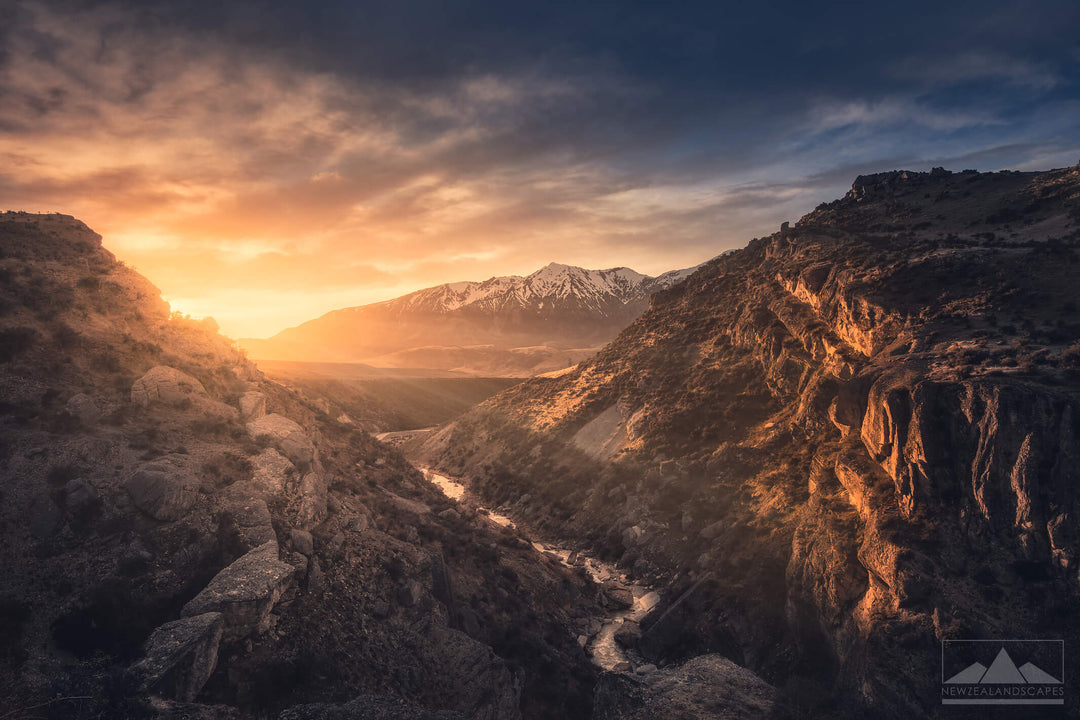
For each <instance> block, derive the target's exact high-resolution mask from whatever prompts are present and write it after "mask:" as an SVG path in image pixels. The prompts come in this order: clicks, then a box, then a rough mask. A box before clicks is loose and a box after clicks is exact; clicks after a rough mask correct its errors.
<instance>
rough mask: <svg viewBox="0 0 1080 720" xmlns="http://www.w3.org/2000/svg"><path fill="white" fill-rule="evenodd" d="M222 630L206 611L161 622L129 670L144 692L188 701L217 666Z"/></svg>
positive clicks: (220, 623)
mask: <svg viewBox="0 0 1080 720" xmlns="http://www.w3.org/2000/svg"><path fill="white" fill-rule="evenodd" d="M223 627H224V624H223V621H222V616H221V613H217V612H209V613H203V614H202V615H193V616H191V617H185V618H181V619H179V620H174V621H172V622H169V623H165V624H164V625H162V626H161V627H159V628H158V629H157V630H154V632H153V633H152V634H151V635H150V639H149V640H147V641H146V655H145V657H144V658H143V659H142V660H140V661H139V662H138V663H136V664H135V665H134V666H133V667H132V672H133V673H135V674H136V677H138V679H139V683H140V686H141V688H142V690H143V691H144V692H149V693H153V694H155V695H162V696H164V697H167V698H172V699H175V700H179V701H180V702H191V701H192V700H194V699H195V697H196V696H197V695H198V694H199V691H200V690H202V688H203V685H205V684H206V681H207V680H208V679H209V678H210V675H211V674H212V673H213V672H214V667H215V666H216V665H217V658H218V645H219V643H220V642H221V634H222V629H223Z"/></svg>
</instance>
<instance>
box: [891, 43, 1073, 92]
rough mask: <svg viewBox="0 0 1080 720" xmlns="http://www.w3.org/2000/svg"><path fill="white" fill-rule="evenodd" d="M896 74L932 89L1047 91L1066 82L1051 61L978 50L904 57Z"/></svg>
mask: <svg viewBox="0 0 1080 720" xmlns="http://www.w3.org/2000/svg"><path fill="white" fill-rule="evenodd" d="M893 72H894V74H895V75H896V77H898V78H900V79H902V80H917V81H919V82H920V83H923V84H926V85H931V86H952V85H959V84H962V83H970V82H977V81H984V80H991V81H999V82H1004V83H1009V84H1012V85H1017V86H1022V87H1026V88H1031V89H1033V90H1039V91H1045V90H1051V89H1053V88H1055V87H1057V86H1059V85H1062V84H1063V83H1065V82H1066V80H1065V77H1064V76H1063V75H1062V74H1061V73H1060V72H1059V71H1058V70H1057V69H1055V67H1054V66H1053V65H1052V64H1051V63H1049V62H1037V61H1034V60H1030V59H1026V58H1022V57H1011V56H1009V55H1006V54H1002V53H997V52H987V51H976V50H967V51H964V50H961V51H958V52H955V53H952V54H950V55H945V56H938V57H909V58H904V59H903V60H901V61H899V62H897V63H896V64H895V65H894V66H893Z"/></svg>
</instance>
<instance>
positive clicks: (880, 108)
mask: <svg viewBox="0 0 1080 720" xmlns="http://www.w3.org/2000/svg"><path fill="white" fill-rule="evenodd" d="M1078 131H1080V3H1077V2H1075V1H1074V0H1040V1H1039V2H1033V3H1032V2H998V1H995V0H980V1H979V2H965V1H963V0H954V1H952V2H941V1H940V0H936V1H935V2H897V3H876V2H866V1H865V0H862V1H860V2H824V1H823V2H814V3H809V2H805V0H800V1H799V2H769V1H768V0H758V1H757V2H753V3H751V2H725V1H723V0H712V1H711V2H702V3H693V2H664V3H660V2H619V3H614V2H605V3H593V2H584V1H578V2H561V1H560V0H547V1H545V2H528V3H527V2H507V0H498V1H497V2H493V1H481V0H454V1H453V2H448V1H446V0H441V1H433V0H378V1H367V0H337V1H331V2H327V1H320V0H307V1H306V2H303V3H300V2H295V1H289V2H285V1H281V0H228V2H222V1H221V0H215V2H201V1H200V0H182V1H180V0H174V1H170V0H138V1H135V0H132V1H128V2H124V1H113V2H89V1H85V0H53V1H52V2H47V3H46V2H31V1H25V0H0V208H2V209H12V210H27V211H39V212H63V213H67V214H71V215H75V216H76V217H78V218H80V219H81V220H83V221H84V222H86V223H87V224H88V225H89V226H90V227H91V228H93V229H94V230H96V231H97V232H99V233H101V234H102V236H103V237H104V244H105V246H106V247H107V248H109V249H110V250H112V251H113V252H114V253H116V255H117V256H118V257H119V258H120V259H121V260H123V261H125V262H126V263H127V264H129V265H131V266H133V267H135V268H136V269H137V270H139V271H140V272H142V273H143V274H144V275H146V276H147V277H148V278H150V280H151V281H152V282H154V283H155V284H156V285H157V286H158V287H159V288H161V290H162V291H163V294H164V296H165V297H166V299H168V300H169V301H170V302H172V304H173V307H174V309H177V310H180V311H182V312H186V313H189V314H192V315H195V316H206V315H210V316H213V317H214V318H215V319H216V320H217V321H218V323H219V324H220V326H221V328H222V331H223V332H225V333H226V334H228V335H231V336H233V337H243V336H249V337H262V336H267V335H270V334H273V333H274V332H277V331H278V330H281V329H283V328H285V327H288V326H292V325H296V324H298V323H299V322H302V321H304V320H307V319H310V318H313V317H316V316H318V315H321V314H322V313H324V312H327V311H329V310H332V309H336V308H340V307H348V306H353V305H360V304H365V303H369V302H375V301H379V300H384V299H388V298H392V297H396V296H399V295H402V294H404V293H406V292H410V291H412V290H416V289H419V288H423V287H429V286H431V285H436V284H439V283H443V282H453V281H459V280H483V279H486V278H488V277H492V276H495V275H507V274H517V275H522V274H528V273H530V272H532V271H534V270H536V269H538V268H539V267H541V266H543V265H546V264H547V263H549V262H553V261H555V262H561V263H567V264H574V265H581V266H585V267H590V268H607V267H615V266H628V267H631V268H634V269H635V270H638V271H640V272H645V273H650V274H659V273H661V272H664V271H667V270H671V269H675V268H682V267H689V266H692V265H696V264H697V263H700V262H702V261H704V260H706V259H708V258H711V257H713V256H715V255H717V254H719V253H720V252H722V251H724V250H726V249H729V248H733V247H741V246H743V245H745V244H746V242H747V241H748V240H749V239H751V238H752V237H755V236H760V235H764V234H767V233H770V232H772V231H774V230H775V229H776V228H777V227H778V226H779V224H780V223H781V222H783V221H785V220H796V219H798V217H799V216H801V215H802V214H804V213H806V212H809V211H810V210H812V209H813V208H814V207H815V206H816V205H817V204H819V203H821V202H824V201H828V200H832V199H834V198H836V197H839V196H841V195H843V194H844V192H846V190H847V189H848V188H849V187H850V185H851V182H852V180H853V179H854V178H855V176H856V175H858V174H860V173H868V172H880V171H885V170H890V169H896V168H905V169H914V170H928V169H930V168H931V167H934V166H938V165H941V166H944V167H946V168H949V169H953V170H961V169H967V168H975V169H979V170H998V169H1004V168H1011V169H1021V170H1025V169H1048V168H1051V167H1062V166H1067V165H1073V164H1076V163H1077V161H1078V160H1080V132H1078Z"/></svg>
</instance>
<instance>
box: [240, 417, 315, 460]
mask: <svg viewBox="0 0 1080 720" xmlns="http://www.w3.org/2000/svg"><path fill="white" fill-rule="evenodd" d="M247 431H248V434H249V435H250V436H251V437H253V438H255V439H256V440H259V439H260V438H265V439H266V440H267V441H268V442H271V443H273V444H275V445H276V446H277V447H278V449H280V450H281V452H282V453H283V454H284V455H285V457H287V458H289V460H291V461H292V462H293V463H295V464H297V465H299V466H301V467H304V466H306V465H307V464H308V463H310V462H311V460H312V458H313V457H314V454H315V446H314V445H313V444H312V442H311V438H310V437H308V434H307V433H306V432H305V431H304V428H302V427H300V425H298V424H297V423H296V422H295V421H294V420H290V419H289V418H287V417H285V416H284V415H279V414H277V413H270V414H269V415H263V416H261V417H258V418H256V419H255V420H252V421H251V422H249V423H248V424H247Z"/></svg>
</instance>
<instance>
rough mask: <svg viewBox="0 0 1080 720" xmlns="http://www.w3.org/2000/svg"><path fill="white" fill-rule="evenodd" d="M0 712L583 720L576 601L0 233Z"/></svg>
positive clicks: (211, 351) (227, 368) (77, 240)
mask: <svg viewBox="0 0 1080 720" xmlns="http://www.w3.org/2000/svg"><path fill="white" fill-rule="evenodd" d="M0 478H2V482H0V563H2V567H3V572H4V581H3V583H2V584H0V618H2V625H3V628H4V630H3V633H2V634H0V707H2V708H3V710H2V711H0V714H2V715H3V716H4V717H54V718H76V717H77V718H113V717H116V718H120V717H124V718H127V717H177V718H179V717H184V718H241V717H252V718H272V717H277V716H278V715H279V713H284V715H283V717H290V718H300V717H305V718H306V717H409V718H414V717H432V718H465V717H469V718H472V717H478V718H491V719H492V720H496V719H499V720H501V719H502V718H516V717H525V718H547V717H582V718H583V717H588V716H589V714H590V712H591V703H592V699H591V693H592V685H593V682H594V679H595V676H594V672H593V670H592V668H591V666H590V665H589V663H588V661H587V659H586V658H585V656H584V654H583V652H582V650H581V648H580V646H579V644H578V641H577V632H579V630H575V628H578V627H579V626H581V625H582V624H583V623H584V624H586V625H587V623H588V616H589V614H590V613H593V612H596V608H595V600H594V599H593V598H594V597H595V586H594V585H592V584H591V583H589V582H588V581H587V580H586V579H585V578H583V577H582V576H581V574H579V573H574V572H571V571H569V570H567V569H565V568H563V567H562V566H560V565H559V564H558V563H556V562H554V561H552V562H548V561H546V560H545V559H544V558H539V559H538V556H537V554H536V553H535V552H534V551H533V550H532V549H531V548H530V547H528V546H527V544H525V543H523V542H522V541H521V540H520V539H519V538H517V537H516V536H515V535H514V534H512V533H510V532H508V531H501V530H498V529H496V528H494V527H493V526H492V525H491V524H490V523H488V522H487V521H486V520H485V519H484V518H481V517H475V516H471V515H470V514H469V513H468V512H466V511H462V510H461V509H460V508H457V506H456V505H454V504H453V503H452V502H451V501H449V500H448V499H447V498H445V497H444V496H443V495H442V494H441V493H440V492H439V491H438V489H437V488H435V487H434V486H432V485H431V484H429V483H427V482H426V481H425V480H424V478H423V477H422V476H421V475H420V474H419V473H418V472H417V471H416V470H415V469H413V468H412V467H411V466H410V465H409V464H408V463H407V462H406V461H405V460H404V459H403V458H402V457H401V456H400V455H399V454H398V453H397V452H395V451H393V450H392V449H390V448H388V447H386V446H383V445H381V444H380V443H378V442H376V441H375V440H373V439H372V438H371V437H369V436H368V435H366V434H364V433H362V432H359V431H358V430H356V429H355V428H354V426H352V425H350V424H348V423H343V422H338V421H337V420H335V419H333V418H331V417H329V416H327V415H326V414H325V413H323V412H322V411H321V410H320V409H319V408H318V407H317V406H315V405H313V404H312V403H310V402H308V401H306V400H304V399H303V398H301V397H300V396H298V395H296V394H295V393H293V392H291V391H289V390H287V389H285V388H283V387H282V386H280V385H277V384H275V383H273V382H271V381H268V380H267V379H266V378H264V377H263V376H262V374H261V373H260V372H259V370H258V369H257V368H256V367H255V366H254V365H252V364H251V363H249V362H248V361H246V360H245V359H244V357H243V355H242V354H241V353H240V352H239V351H238V350H237V349H236V348H235V347H234V346H233V345H232V344H231V342H229V341H228V340H226V339H225V338H223V337H221V336H219V335H218V334H217V333H216V330H215V328H214V327H213V326H212V323H205V322H204V323H196V322H193V321H191V320H190V319H187V318H184V317H180V316H176V315H172V314H170V312H169V308H168V306H167V305H166V304H165V303H164V302H163V301H162V300H161V299H160V297H159V293H158V291H157V290H156V289H155V288H154V287H153V286H152V285H150V283H149V282H147V281H146V280H145V279H144V278H142V277H140V276H139V275H138V274H136V273H135V272H133V271H131V270H130V269H128V268H126V267H124V266H123V264H121V263H118V262H117V261H116V260H115V259H114V258H113V257H112V255H111V254H109V253H108V252H107V251H105V250H104V249H102V247H101V245H100V238H99V237H98V236H97V235H95V234H94V233H93V232H91V231H90V230H89V229H87V228H86V227H85V226H84V225H82V224H81V223H79V222H78V221H76V220H74V219H72V218H70V217H66V216H60V215H49V216H43V215H28V214H24V213H5V214H3V215H0Z"/></svg>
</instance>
